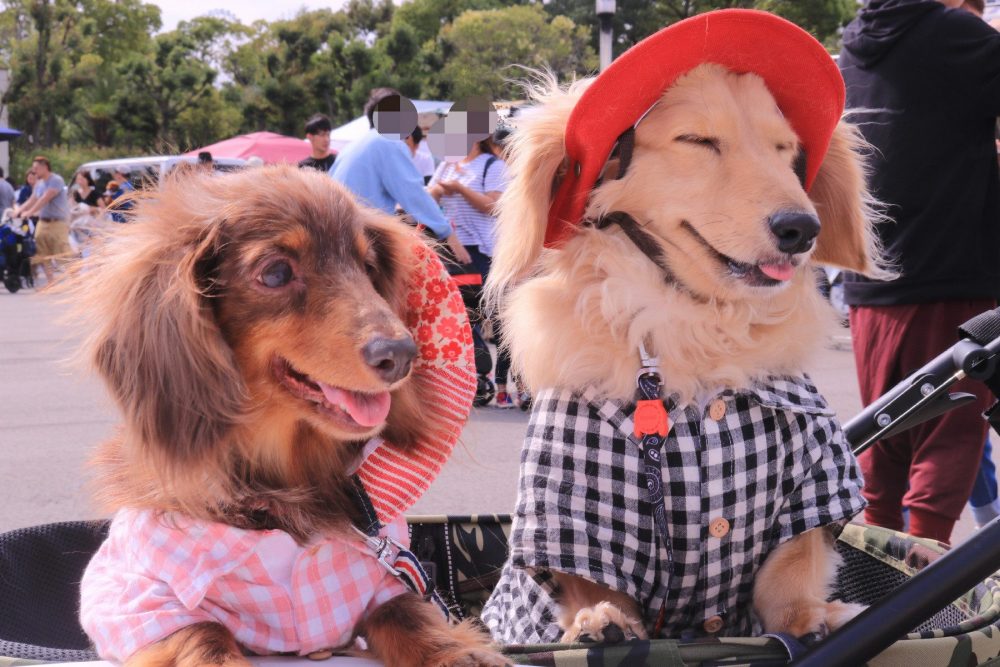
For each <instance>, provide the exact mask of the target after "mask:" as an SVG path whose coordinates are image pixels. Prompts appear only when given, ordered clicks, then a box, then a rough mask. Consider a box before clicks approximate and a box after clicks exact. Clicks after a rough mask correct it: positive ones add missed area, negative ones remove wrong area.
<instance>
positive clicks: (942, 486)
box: [838, 0, 1000, 542]
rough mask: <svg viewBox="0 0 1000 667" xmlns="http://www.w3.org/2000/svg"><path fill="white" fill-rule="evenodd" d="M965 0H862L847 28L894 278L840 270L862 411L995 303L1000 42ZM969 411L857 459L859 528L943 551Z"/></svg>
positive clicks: (849, 76)
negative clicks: (905, 531) (898, 534)
mask: <svg viewBox="0 0 1000 667" xmlns="http://www.w3.org/2000/svg"><path fill="white" fill-rule="evenodd" d="M962 4H963V0H866V2H865V4H864V6H862V7H861V8H860V9H859V11H858V15H857V17H856V18H855V19H854V21H852V22H851V23H850V24H849V25H848V26H847V27H846V28H845V29H844V34H843V45H844V48H843V50H842V51H841V54H840V59H839V61H838V64H839V66H840V70H841V73H842V74H843V76H844V81H845V83H846V84H847V108H848V109H853V110H854V111H853V112H852V113H850V115H849V120H850V121H851V122H853V123H855V124H857V126H858V128H859V129H860V131H861V133H862V134H863V135H864V138H865V139H866V140H867V141H868V142H869V143H870V144H871V145H872V151H871V154H870V168H871V175H870V178H869V182H868V185H869V188H870V189H871V191H872V194H873V195H874V196H875V197H876V198H877V199H878V200H879V201H880V202H882V203H883V204H884V208H883V209H882V211H883V213H884V215H885V218H886V219H885V221H884V222H881V223H880V224H878V225H876V229H875V233H876V234H877V235H878V237H879V240H880V241H881V243H882V247H883V248H884V249H885V254H886V256H887V258H888V260H889V261H890V263H891V265H892V267H893V269H894V270H895V271H896V272H897V273H898V274H899V277H898V278H896V279H895V280H870V279H867V278H865V277H863V276H859V275H854V274H847V275H846V276H845V281H844V300H845V302H846V303H847V304H848V305H849V306H850V307H851V315H850V323H851V331H852V334H853V337H854V353H855V360H856V363H857V371H858V379H859V382H860V385H861V395H862V399H863V400H864V402H865V403H866V404H867V403H870V402H872V401H874V400H875V399H876V398H878V397H879V396H881V395H882V394H883V393H885V392H886V391H888V390H889V389H891V388H892V387H893V386H894V385H895V384H896V383H897V382H899V381H900V380H902V379H904V378H905V377H906V376H907V375H908V374H909V373H911V372H913V371H915V370H917V369H919V368H920V367H921V366H923V365H924V364H926V363H927V362H928V361H930V360H931V359H933V358H934V357H936V356H937V355H938V354H940V353H941V352H942V351H944V350H946V349H947V348H949V347H950V346H952V345H954V344H955V343H956V342H957V341H958V332H957V327H958V326H959V325H960V324H962V323H963V322H965V321H966V320H968V319H970V318H972V317H973V316H975V315H978V314H980V313H981V312H983V311H985V310H988V309H990V308H994V307H996V302H997V298H998V297H1000V173H998V166H997V154H996V148H995V142H994V127H995V122H996V118H997V116H1000V33H998V32H997V31H996V30H994V29H993V28H991V27H990V26H989V25H987V24H986V23H985V22H984V21H982V20H981V19H980V18H978V17H977V16H975V15H974V14H973V13H971V12H968V11H963V10H962V9H961V8H960V7H961V6H962ZM976 385H977V383H974V382H968V381H966V382H962V383H959V384H958V385H957V386H956V387H955V390H956V391H971V392H973V393H976V394H977V395H979V399H978V400H977V401H976V403H975V404H972V405H967V406H964V407H961V408H958V409H956V410H954V411H952V412H950V413H948V414H946V415H944V416H943V417H941V418H938V419H935V420H933V421H930V422H927V423H925V424H921V425H920V426H918V427H916V428H914V429H911V430H910V431H907V432H906V433H902V434H899V435H897V436H894V437H892V438H887V439H884V440H882V441H880V442H879V443H877V444H876V445H875V446H874V447H872V448H871V449H870V450H869V451H868V452H866V453H865V454H863V455H862V456H861V457H860V462H861V465H862V470H863V472H864V477H865V490H864V494H865V496H866V497H867V499H868V501H869V506H868V509H867V511H866V512H865V519H866V520H867V521H868V522H869V523H872V524H875V525H880V526H886V527H888V528H894V529H897V530H898V529H901V528H902V527H903V518H902V513H901V508H902V506H903V505H904V504H905V505H906V506H907V507H909V508H910V532H911V533H912V534H914V535H918V536H921V537H929V538H933V539H937V540H940V541H942V542H947V541H949V539H950V537H951V531H952V528H953V527H954V524H955V521H956V520H957V519H958V517H959V515H960V514H961V511H962V508H963V507H964V505H965V502H966V500H968V497H969V492H970V490H971V489H972V485H973V481H974V479H975V476H976V473H977V471H978V468H979V460H980V456H981V455H982V451H983V443H984V441H985V439H986V423H985V421H984V420H983V419H982V417H981V416H980V414H979V413H980V412H981V411H982V410H983V409H984V408H985V407H987V403H988V400H989V399H988V397H987V396H986V395H985V392H984V389H985V388H984V387H982V385H979V386H976Z"/></svg>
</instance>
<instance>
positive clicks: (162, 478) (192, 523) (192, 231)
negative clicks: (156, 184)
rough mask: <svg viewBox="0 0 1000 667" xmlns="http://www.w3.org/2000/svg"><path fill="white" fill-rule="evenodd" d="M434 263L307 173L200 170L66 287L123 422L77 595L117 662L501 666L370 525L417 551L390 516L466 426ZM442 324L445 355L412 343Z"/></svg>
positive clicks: (150, 204)
mask: <svg viewBox="0 0 1000 667" xmlns="http://www.w3.org/2000/svg"><path fill="white" fill-rule="evenodd" d="M439 269H440V265H439V264H437V260H436V259H434V254H433V252H432V251H431V250H429V249H428V248H427V247H426V246H425V245H423V243H422V242H421V241H420V240H419V238H418V237H417V236H416V234H415V233H414V232H412V231H411V230H409V229H408V228H407V227H406V226H405V225H403V224H401V223H400V222H398V221H397V220H396V219H394V218H392V217H390V216H386V215H382V214H380V213H378V212H375V211H373V210H370V209H367V208H363V207H360V206H358V205H357V204H355V202H354V201H353V200H352V198H351V197H350V196H349V195H348V194H347V192H346V191H345V190H344V189H343V188H341V187H340V186H339V185H337V184H335V183H334V182H333V181H331V180H330V179H329V178H328V177H326V176H325V175H323V174H317V173H314V172H311V171H310V172H306V171H300V170H297V169H294V168H291V167H274V168H264V169H259V170H253V171H246V172H244V173H237V174H231V175H220V176H204V175H200V174H187V175H184V176H178V177H175V178H167V179H165V182H164V183H163V184H162V185H161V188H160V189H159V190H158V191H156V192H152V193H150V194H147V195H145V196H142V197H139V198H138V201H137V202H136V206H135V209H134V211H133V219H132V221H131V223H130V224H128V225H126V226H124V227H121V228H119V229H117V230H116V231H115V232H114V233H113V235H112V237H111V238H109V239H108V240H107V242H106V243H105V244H104V246H103V248H102V249H101V250H100V251H99V252H98V253H97V254H96V256H95V257H94V258H92V261H88V262H87V263H86V264H85V265H82V266H81V267H80V268H79V269H78V270H77V271H76V274H75V276H74V277H73V278H72V279H71V280H70V281H69V282H68V284H67V286H66V287H65V289H66V290H67V291H68V293H69V295H70V297H71V298H72V300H73V301H74V303H75V306H76V312H77V313H79V314H80V316H81V319H82V321H83V323H84V325H85V326H86V328H87V331H88V333H89V337H88V338H87V340H86V343H85V346H84V353H85V357H86V358H87V360H88V361H90V362H91V363H92V364H93V365H94V366H96V368H97V370H98V372H99V373H100V374H101V376H102V377H103V378H104V380H105V381H106V383H107V385H108V387H109V388H110V391H111V394H112V395H113V397H114V398H115V399H116V401H117V403H118V405H119V406H120V408H121V410H122V412H123V414H124V425H123V427H122V430H121V433H120V435H119V436H118V437H116V438H114V439H113V440H111V441H110V442H107V443H105V444H104V445H103V446H102V447H101V448H100V450H99V453H98V455H97V457H96V460H95V465H96V469H97V482H98V485H99V488H100V494H101V496H102V499H103V500H104V501H105V502H106V503H107V504H108V505H109V506H110V508H112V509H114V510H116V511H117V513H116V515H115V518H114V520H113V522H112V527H111V534H110V536H109V538H108V540H107V541H106V542H105V544H104V545H103V546H102V548H101V550H100V551H99V552H98V554H97V555H96V556H95V559H94V561H93V562H92V563H91V565H90V566H89V568H88V570H87V573H86V575H85V577H84V581H83V586H82V597H83V602H82V610H81V620H82V623H83V625H84V627H85V629H86V630H87V632H88V634H89V635H90V636H91V638H92V639H93V640H94V642H95V645H96V646H97V648H98V651H99V652H100V653H101V654H102V656H103V657H106V658H110V659H115V660H118V661H122V662H124V663H125V664H127V665H179V666H185V667H187V666H194V665H204V664H218V665H244V664H248V663H247V659H246V658H245V657H244V655H245V654H246V653H256V654H266V653H299V654H306V653H315V652H316V651H325V650H326V649H337V648H344V647H345V646H347V647H351V646H354V647H357V646H361V647H362V648H363V647H364V644H367V647H368V649H370V652H371V653H372V654H374V656H375V657H377V658H378V659H380V660H382V661H383V662H384V663H385V664H386V665H393V666H395V665H403V666H411V665H412V666H413V667H423V666H425V665H488V666H492V665H502V664H506V661H505V660H504V659H503V658H502V657H501V656H500V655H499V654H497V653H495V652H494V651H493V650H491V649H490V648H489V646H488V640H487V638H486V637H485V635H483V634H482V633H481V632H479V631H478V630H476V629H475V628H473V627H471V626H470V625H467V624H462V625H449V624H448V623H447V622H446V620H445V616H444V615H443V614H442V613H440V611H439V609H437V608H436V607H435V606H434V605H432V604H431V603H429V602H427V601H425V600H424V599H422V597H421V596H419V595H418V594H416V593H413V592H410V591H409V590H408V589H406V588H405V587H404V586H403V585H402V584H401V583H400V582H399V580H398V579H397V578H396V577H395V576H394V574H393V573H390V572H388V571H387V568H385V567H383V564H382V563H381V562H380V560H379V558H377V557H376V554H375V553H374V552H373V551H372V550H370V549H369V546H370V541H371V540H367V541H366V539H365V538H364V537H363V536H362V533H361V532H359V531H358V530H356V529H355V528H354V526H362V527H365V526H369V527H371V526H373V532H375V533H376V534H375V540H376V542H378V543H379V544H381V545H383V546H384V545H386V544H390V543H389V542H388V541H387V540H383V538H393V539H394V540H396V541H397V542H405V541H406V539H407V538H406V529H405V521H404V520H403V519H402V518H401V515H400V514H397V513H395V512H394V511H392V510H394V509H398V508H399V507H402V508H405V507H406V506H408V504H409V503H410V502H412V500H413V499H414V497H415V495H417V494H419V492H420V491H421V490H422V489H423V488H426V483H427V480H423V479H421V478H420V477H421V476H420V474H418V473H419V471H420V470H425V469H426V470H427V471H429V472H428V474H433V473H436V471H437V469H439V467H440V464H441V463H443V459H444V458H446V456H447V454H448V451H450V449H449V448H448V447H447V446H445V445H449V444H450V443H453V442H454V439H455V438H456V437H457V432H458V430H459V429H460V427H461V424H460V422H461V420H462V419H464V417H465V415H467V411H468V406H467V405H466V406H464V412H463V406H462V405H460V403H462V400H460V399H461V398H464V397H465V393H463V391H464V390H463V391H456V392H455V393H454V396H458V397H459V398H455V400H454V402H455V405H454V406H452V412H451V413H448V412H447V400H446V398H444V397H443V395H441V394H440V393H439V392H435V394H433V395H431V394H430V393H429V391H428V390H429V389H431V388H435V387H436V388H440V387H442V386H445V385H446V384H447V383H444V384H442V382H441V377H439V376H440V374H438V375H437V376H436V375H435V372H436V371H434V370H433V369H434V368H442V369H446V370H447V372H449V373H451V375H450V376H448V377H459V378H462V377H464V376H463V375H462V374H463V373H464V372H465V371H464V366H463V363H464V362H465V360H464V358H462V355H461V353H460V350H462V349H464V348H463V347H462V344H464V342H465V340H464V339H465V337H466V335H467V334H466V332H465V330H464V329H466V328H467V324H465V321H464V320H462V319H461V317H462V313H464V311H462V310H461V302H460V299H457V307H455V305H456V300H455V299H451V298H448V296H449V295H448V291H447V289H446V288H447V282H446V280H445V279H442V278H441V274H440V271H439ZM435 272H437V273H436V274H435ZM415 285H416V286H422V287H421V289H422V290H423V292H415V291H414V290H415V288H414V286H415ZM421 294H424V295H430V297H429V298H430V301H429V302H428V303H421V298H420V295H421ZM421 308H423V310H422V311H421ZM446 316H447V317H446ZM426 317H431V318H434V317H437V318H438V320H439V321H438V325H437V327H436V329H435V332H436V333H435V336H438V337H439V338H438V339H437V341H436V342H437V343H440V344H438V345H434V344H430V345H429V346H428V344H426V341H423V340H422V341H421V342H424V343H425V344H424V345H423V346H422V347H418V345H417V343H416V342H415V341H414V337H413V336H412V335H411V333H410V332H411V330H412V331H416V327H417V326H424V325H426V324H427V322H425V321H423V320H422V319H421V318H426ZM441 332H443V334H442V333H441ZM441 336H443V338H440V337H441ZM421 338H422V339H423V337H421ZM425 362H426V365H427V368H430V369H431V370H429V371H428V372H427V373H425V374H424V375H421V371H420V365H421V364H422V363H425ZM435 363H437V364H438V365H437V366H435V365H434V364H435ZM446 374H447V373H446ZM469 377H471V372H469ZM469 396H470V397H471V394H469ZM442 401H443V402H444V405H445V407H441V405H442ZM435 406H437V407H435ZM439 414H441V415H445V417H447V418H453V422H452V423H442V422H441V421H439V420H437V419H436V417H437V416H438V415H439ZM449 415H451V416H450V417H449ZM444 421H445V422H447V419H445V420H444ZM368 443H370V445H371V446H368ZM428 443H431V444H434V443H438V444H440V443H444V444H442V445H441V447H439V448H437V449H435V447H434V446H431V445H429V444H428ZM373 449H374V453H372V450H373ZM366 457H367V458H366ZM408 457H409V458H408ZM375 460H377V461H378V462H379V463H377V464H373V463H372V461H375ZM393 465H397V466H399V468H398V469H393V468H392V466H393ZM358 466H360V468H359V467H358ZM414 471H417V472H414ZM355 473H356V474H355ZM408 475H409V477H408ZM394 502H395V503H397V504H396V505H393V503H394ZM380 503H381V505H380ZM386 507H388V508H389V509H386ZM376 509H377V510H379V512H378V514H379V516H383V515H381V511H382V510H385V512H386V514H387V515H388V516H390V517H391V518H390V519H389V520H387V521H383V522H382V523H385V524H386V525H381V524H380V523H379V522H377V521H375V520H374V519H375V517H373V516H372V515H370V514H368V513H369V512H372V511H373V510H376ZM358 637H361V638H363V640H364V641H363V642H361V641H358V640H357V638H358Z"/></svg>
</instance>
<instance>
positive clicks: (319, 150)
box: [299, 113, 337, 173]
mask: <svg viewBox="0 0 1000 667" xmlns="http://www.w3.org/2000/svg"><path fill="white" fill-rule="evenodd" d="M305 129H306V141H308V142H309V147H310V150H311V152H310V154H309V157H307V158H305V159H303V160H299V168H300V169H316V170H317V171H322V172H324V173H325V172H328V171H330V167H332V166H333V163H334V161H335V160H336V159H337V156H336V154H334V153H333V152H332V151H331V150H330V131H331V130H332V129H333V125H332V124H331V123H330V119H329V118H327V117H326V116H324V115H323V114H321V113H318V114H315V115H314V116H313V117H312V118H310V119H309V120H307V121H306V128H305Z"/></svg>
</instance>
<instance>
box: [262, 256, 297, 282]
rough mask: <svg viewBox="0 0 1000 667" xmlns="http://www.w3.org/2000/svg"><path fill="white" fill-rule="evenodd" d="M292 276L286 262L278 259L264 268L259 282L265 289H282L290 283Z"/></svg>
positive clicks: (290, 268)
mask: <svg viewBox="0 0 1000 667" xmlns="http://www.w3.org/2000/svg"><path fill="white" fill-rule="evenodd" d="M294 276H295V274H294V273H293V272H292V265H291V264H289V263H288V261H287V260H284V259H279V260H277V261H274V262H271V263H270V264H268V265H267V266H266V267H264V270H263V271H261V273H260V282H262V283H263V284H264V286H265V287H271V288H276V287H283V286H284V285H287V284H288V283H290V282H291V281H292V278H293V277H294Z"/></svg>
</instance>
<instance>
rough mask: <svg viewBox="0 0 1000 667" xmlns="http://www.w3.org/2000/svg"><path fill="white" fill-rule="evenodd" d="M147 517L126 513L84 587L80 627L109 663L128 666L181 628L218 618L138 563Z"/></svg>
mask: <svg viewBox="0 0 1000 667" xmlns="http://www.w3.org/2000/svg"><path fill="white" fill-rule="evenodd" d="M144 519H145V517H142V516H137V515H136V514H134V513H131V512H121V513H119V515H118V516H116V517H115V519H114V521H113V522H112V524H111V531H110V533H109V535H108V538H107V540H106V541H105V542H104V544H103V545H102V546H101V548H100V549H99V550H98V552H97V554H95V556H94V558H93V559H92V560H91V562H90V564H89V565H88V566H87V569H86V571H85V572H84V575H83V580H82V581H81V584H80V625H81V627H82V628H83V629H84V631H85V632H86V633H87V635H88V636H89V637H90V639H91V641H93V643H94V647H95V648H96V649H97V653H98V655H100V656H101V658H103V659H105V660H111V661H115V662H118V663H121V662H124V661H125V660H127V659H128V658H129V657H131V656H132V655H133V654H134V653H136V652H137V651H139V650H141V649H143V648H145V647H146V646H148V645H149V644H152V643H153V642H157V641H159V640H161V639H163V638H164V637H167V636H168V635H171V634H173V633H174V632H176V631H177V630H180V629H181V628H184V627H187V626H189V625H193V624H195V623H201V622H204V621H212V620H214V619H213V618H212V617H211V616H210V615H209V614H208V613H207V612H205V611H203V610H200V609H196V608H190V607H189V606H188V605H186V604H184V602H182V601H181V599H180V596H178V595H177V593H176V592H175V591H174V589H173V587H172V586H171V585H170V584H168V583H167V582H166V581H164V580H163V578H161V577H160V576H158V573H157V572H156V571H155V570H150V569H149V568H148V567H145V566H143V564H140V563H138V562H137V560H136V558H135V556H136V553H137V552H139V551H140V550H141V549H142V547H140V546H138V545H140V544H144V542H143V541H142V537H144V535H142V534H141V533H137V532H136V529H137V528H141V527H142V526H143V524H144V523H145V521H144Z"/></svg>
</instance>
